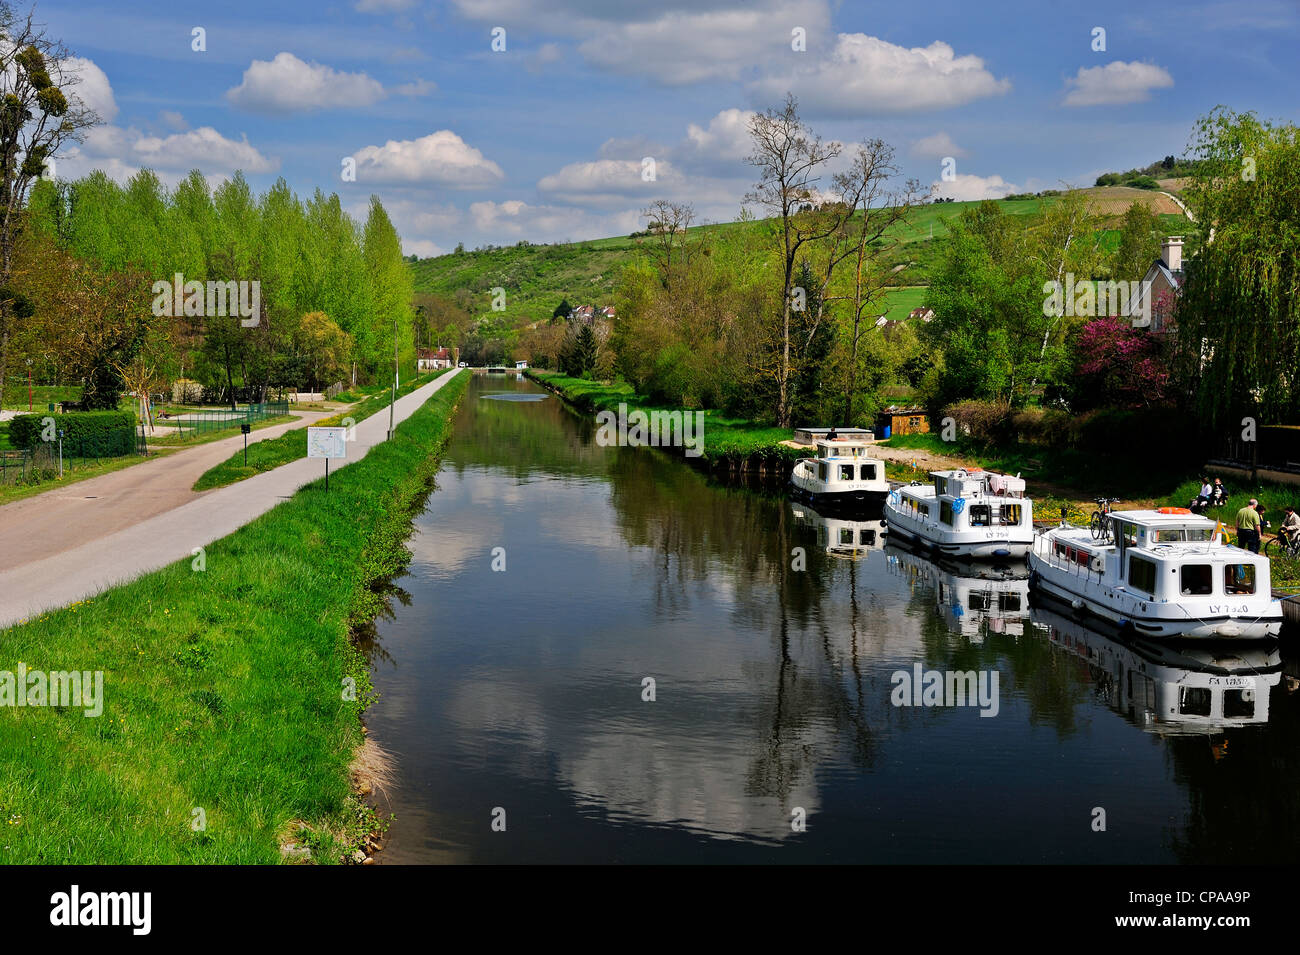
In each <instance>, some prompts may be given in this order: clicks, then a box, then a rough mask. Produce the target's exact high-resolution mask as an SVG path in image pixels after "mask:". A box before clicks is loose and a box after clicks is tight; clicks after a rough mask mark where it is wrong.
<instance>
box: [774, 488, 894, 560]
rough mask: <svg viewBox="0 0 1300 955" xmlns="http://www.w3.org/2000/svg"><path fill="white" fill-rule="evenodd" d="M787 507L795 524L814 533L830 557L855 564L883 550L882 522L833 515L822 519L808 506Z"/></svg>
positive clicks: (883, 525) (877, 519) (883, 533)
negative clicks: (875, 551)
mask: <svg viewBox="0 0 1300 955" xmlns="http://www.w3.org/2000/svg"><path fill="white" fill-rule="evenodd" d="M790 506H791V508H792V509H793V511H794V516H795V520H797V521H798V522H799V523H800V524H803V525H805V526H807V527H811V528H813V529H814V530H815V531H816V533H817V544H818V546H819V547H821V548H822V549H824V550H825V551H826V553H827V554H829V555H830V556H831V557H844V558H847V559H850V560H857V559H858V558H860V557H864V556H866V555H867V554H868V553H870V552H871V551H873V550H880V549H881V548H882V547H884V546H885V522H884V521H883V520H881V519H879V518H876V519H874V520H850V519H849V518H847V517H842V516H839V515H835V514H825V515H823V514H821V513H819V512H818V511H816V510H814V509H813V507H812V506H811V505H808V504H803V503H797V502H796V503H792V504H791V505H790Z"/></svg>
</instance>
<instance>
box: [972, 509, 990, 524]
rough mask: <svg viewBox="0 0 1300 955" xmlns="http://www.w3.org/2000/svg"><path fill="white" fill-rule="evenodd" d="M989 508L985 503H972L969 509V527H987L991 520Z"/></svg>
mask: <svg viewBox="0 0 1300 955" xmlns="http://www.w3.org/2000/svg"><path fill="white" fill-rule="evenodd" d="M990 514H991V508H990V507H989V505H987V504H972V505H971V509H970V526H971V527H988V526H989V524H990V523H991V522H992V519H991V517H990Z"/></svg>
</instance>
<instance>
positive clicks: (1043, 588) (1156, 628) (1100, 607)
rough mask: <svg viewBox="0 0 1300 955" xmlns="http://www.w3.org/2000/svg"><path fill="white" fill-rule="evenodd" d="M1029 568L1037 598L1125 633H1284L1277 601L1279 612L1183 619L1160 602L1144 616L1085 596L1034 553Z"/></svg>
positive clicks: (1239, 636) (1226, 636)
mask: <svg viewBox="0 0 1300 955" xmlns="http://www.w3.org/2000/svg"><path fill="white" fill-rule="evenodd" d="M1029 569H1030V575H1029V589H1030V591H1031V592H1032V593H1034V594H1035V596H1045V597H1048V598H1051V599H1053V600H1055V601H1057V602H1059V603H1062V604H1064V605H1066V606H1067V607H1069V608H1070V609H1071V610H1073V611H1074V612H1075V613H1086V614H1089V615H1091V616H1093V617H1096V618H1097V619H1099V620H1102V621H1104V622H1105V623H1107V624H1109V625H1111V626H1114V627H1116V628H1118V629H1119V630H1121V631H1131V632H1132V633H1135V634H1139V635H1141V636H1144V637H1151V638H1156V639H1160V638H1164V639H1180V640H1269V639H1272V638H1275V637H1276V636H1277V635H1278V634H1279V633H1280V632H1281V630H1282V610H1281V605H1280V603H1278V602H1277V601H1274V603H1277V604H1278V606H1277V607H1276V608H1275V609H1273V610H1271V611H1269V612H1267V613H1265V614H1262V615H1261V614H1249V615H1237V614H1215V615H1208V616H1203V617H1189V616H1183V617H1181V618H1180V617H1176V616H1174V615H1173V614H1174V613H1175V612H1177V610H1178V608H1177V606H1176V605H1171V604H1158V603H1150V604H1148V611H1147V612H1145V613H1140V612H1133V611H1131V610H1129V609H1127V608H1124V607H1121V606H1116V605H1115V604H1112V603H1109V602H1107V601H1106V600H1105V598H1104V596H1103V595H1101V594H1099V593H1085V592H1083V591H1082V589H1080V588H1077V587H1071V586H1070V583H1071V582H1072V579H1071V575H1068V574H1063V573H1060V572H1059V570H1058V569H1057V568H1054V567H1052V566H1051V565H1050V564H1049V563H1047V562H1046V561H1044V560H1043V559H1042V558H1041V557H1039V556H1038V555H1037V554H1030V556H1029ZM1062 578H1065V579H1062ZM1158 611H1163V612H1158ZM1184 613H1185V612H1184Z"/></svg>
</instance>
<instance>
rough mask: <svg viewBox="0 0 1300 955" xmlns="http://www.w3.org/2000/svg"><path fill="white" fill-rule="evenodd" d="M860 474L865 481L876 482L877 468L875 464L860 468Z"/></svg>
mask: <svg viewBox="0 0 1300 955" xmlns="http://www.w3.org/2000/svg"><path fill="white" fill-rule="evenodd" d="M859 473H860V474H861V475H862V480H864V481H874V480H875V479H876V466H875V465H874V464H864V465H862V466H861V467H860V468H859Z"/></svg>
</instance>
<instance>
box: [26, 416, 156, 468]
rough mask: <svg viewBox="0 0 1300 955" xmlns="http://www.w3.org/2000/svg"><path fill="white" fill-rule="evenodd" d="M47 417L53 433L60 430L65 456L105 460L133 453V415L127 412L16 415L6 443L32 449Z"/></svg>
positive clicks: (134, 444) (44, 426)
mask: <svg viewBox="0 0 1300 955" xmlns="http://www.w3.org/2000/svg"><path fill="white" fill-rule="evenodd" d="M51 418H53V419H54V433H55V434H56V435H57V434H58V432H59V431H63V447H64V450H65V452H67V453H75V454H78V455H82V456H84V457H101V458H108V457H115V456H117V455H122V454H130V453H131V452H132V451H134V450H135V447H136V437H135V414H134V413H133V412H130V411H77V412H71V413H69V414H56V415H39V414H28V415H19V416H18V417H16V418H14V420H13V421H12V422H10V424H9V440H10V442H11V443H12V444H13V445H14V447H16V448H27V449H29V450H30V449H32V448H35V447H36V446H37V445H39V444H40V443H41V434H42V433H43V432H44V431H45V428H46V422H48V421H49V419H51Z"/></svg>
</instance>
